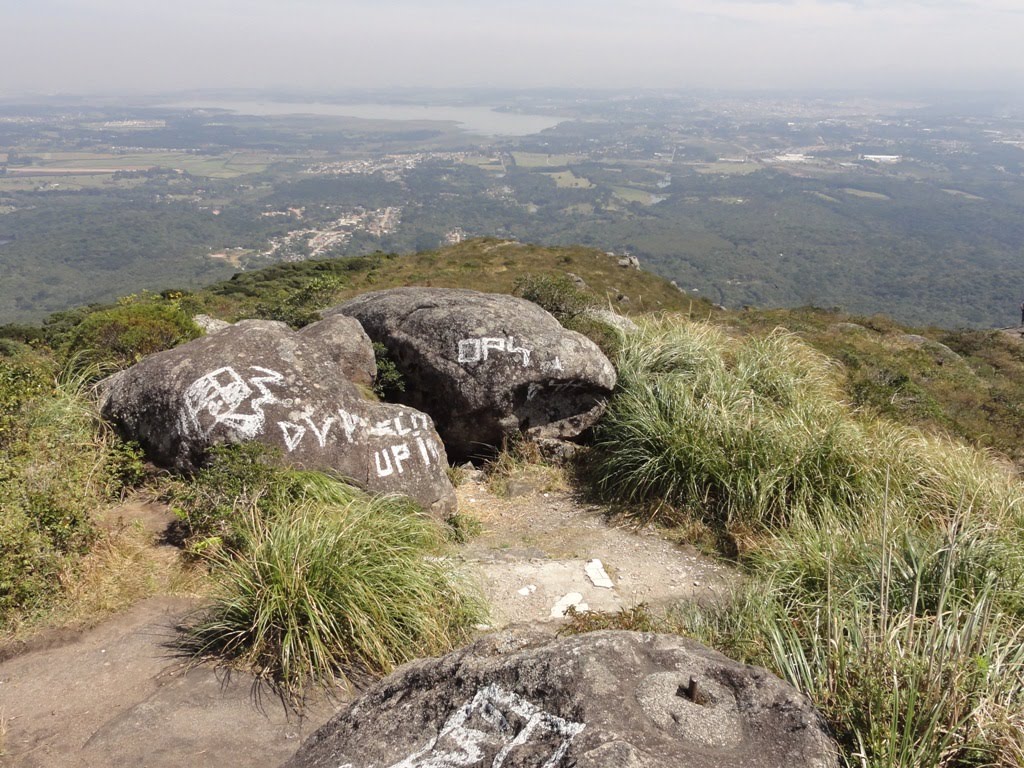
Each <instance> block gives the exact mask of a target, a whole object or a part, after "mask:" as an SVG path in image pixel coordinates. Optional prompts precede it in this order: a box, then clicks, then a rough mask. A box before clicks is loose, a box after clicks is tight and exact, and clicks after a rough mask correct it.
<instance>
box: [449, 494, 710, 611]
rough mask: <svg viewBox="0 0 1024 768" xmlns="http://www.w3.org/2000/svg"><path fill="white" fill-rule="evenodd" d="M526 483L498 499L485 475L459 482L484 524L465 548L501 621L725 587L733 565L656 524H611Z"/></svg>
mask: <svg viewBox="0 0 1024 768" xmlns="http://www.w3.org/2000/svg"><path fill="white" fill-rule="evenodd" d="M512 485H513V487H516V486H517V485H519V484H516V483H513V484H512ZM525 485H526V487H523V488H521V490H520V492H519V493H518V494H517V495H514V496H511V497H510V498H498V497H496V496H495V495H494V494H493V493H491V492H490V491H489V490H488V488H487V486H486V485H485V484H484V483H483V482H482V481H481V480H479V479H478V480H471V481H468V482H465V483H463V484H462V485H461V486H460V487H459V489H458V494H459V508H460V510H462V511H464V512H465V513H467V514H469V515H471V516H473V517H475V518H476V519H478V520H479V521H480V522H481V524H482V525H483V528H484V532H483V534H482V535H480V536H478V537H476V538H474V539H471V540H470V542H469V543H468V544H467V545H466V546H464V547H463V551H462V554H463V557H465V558H466V560H467V563H468V564H469V566H470V567H471V568H472V569H473V570H474V571H475V572H476V573H477V574H478V576H479V578H480V582H481V585H482V587H483V589H484V591H485V593H486V595H487V599H488V601H489V602H490V604H491V607H492V615H493V622H494V625H495V626H503V625H506V624H510V623H517V622H548V621H554V620H557V619H556V618H555V615H554V614H557V613H560V612H561V610H558V611H556V610H555V606H556V604H558V603H559V601H563V603H562V607H564V606H566V605H568V604H570V603H574V604H576V605H577V607H578V609H582V610H585V609H587V608H589V609H590V610H600V611H618V610H620V609H622V608H629V607H632V606H634V605H636V604H638V603H647V604H649V605H652V606H659V605H667V604H670V603H675V602H678V601H680V600H715V599H717V598H718V597H720V596H721V595H722V594H723V593H724V591H725V589H726V587H727V584H728V582H729V580H730V572H729V571H728V569H727V568H726V567H725V566H722V565H720V564H718V563H715V562H714V561H712V560H710V559H708V558H706V557H704V556H702V555H700V554H698V553H697V551H696V550H694V549H693V548H692V547H687V548H681V547H678V546H676V545H675V544H673V543H671V542H669V541H667V540H666V539H665V538H663V537H662V536H661V535H659V534H658V533H657V532H655V531H653V530H641V531H636V530H633V529H632V528H628V527H615V526H611V525H609V524H608V522H607V521H606V520H605V517H604V514H603V510H602V509H601V508H600V507H597V506H594V505H589V504H586V503H582V502H580V501H579V499H577V498H575V496H574V495H573V494H572V493H570V492H568V491H557V490H551V491H544V490H535V489H531V488H529V484H528V483H527V484H525ZM593 560H599V561H600V566H601V568H602V569H603V570H604V572H605V574H606V575H607V576H608V577H609V580H610V583H611V586H604V587H602V586H598V585H597V584H595V582H594V580H593V579H592V578H591V577H590V576H588V575H587V572H586V569H587V565H588V563H591V561H593ZM591 567H592V568H593V566H591ZM594 570H595V572H596V573H597V575H598V578H600V571H598V570H597V569H596V568H594ZM605 583H606V584H607V583H608V582H605Z"/></svg>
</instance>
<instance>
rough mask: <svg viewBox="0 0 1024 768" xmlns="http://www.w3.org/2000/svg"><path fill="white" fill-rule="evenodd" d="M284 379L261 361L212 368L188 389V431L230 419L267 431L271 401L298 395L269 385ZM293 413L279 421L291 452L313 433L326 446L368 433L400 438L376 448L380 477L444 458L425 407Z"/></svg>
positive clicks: (184, 417)
mask: <svg viewBox="0 0 1024 768" xmlns="http://www.w3.org/2000/svg"><path fill="white" fill-rule="evenodd" d="M284 382H285V377H284V376H283V375H282V374H281V373H278V372H277V371H274V370H272V369H270V368H264V367H262V366H258V365H251V366H249V368H248V369H247V375H246V376H242V375H241V374H240V373H238V371H236V370H235V369H234V368H232V367H231V366H227V365H226V366H224V367H222V368H218V369H217V370H215V371H211V372H210V373H207V374H206V375H205V376H201V377H199V378H198V379H196V380H195V381H194V382H192V384H190V385H189V387H188V389H186V390H185V395H184V404H183V406H182V410H181V416H180V418H181V421H182V425H183V431H185V432H187V433H192V434H195V433H198V434H200V435H202V436H203V437H209V436H210V433H211V432H212V431H213V429H214V428H215V427H217V426H218V425H224V426H225V427H226V428H227V429H229V430H230V431H231V432H232V433H233V435H234V436H235V437H237V438H240V439H243V440H253V439H255V438H257V437H259V436H260V435H262V434H263V432H264V428H265V426H266V421H267V414H266V412H265V410H264V409H265V407H266V406H268V405H275V404H276V405H282V406H286V407H290V406H291V405H292V402H293V401H292V400H290V399H285V400H282V399H280V398H278V397H277V395H275V394H274V393H273V392H271V391H270V389H269V388H270V387H271V386H281V385H283V384H284ZM290 419H291V420H279V421H277V422H276V423H277V427H278V429H280V430H281V438H282V440H283V441H284V445H285V448H286V449H287V450H288V452H289V453H291V452H293V451H295V450H296V449H298V448H299V446H301V445H302V444H303V442H304V441H308V440H309V439H312V440H315V441H316V444H317V445H318V446H319V447H320V448H321V449H323V448H326V447H327V445H328V442H329V441H330V439H331V438H332V436H333V437H334V439H336V440H338V441H344V442H345V443H347V444H350V445H352V444H356V443H360V442H363V441H365V440H366V439H368V438H377V439H380V438H389V437H393V438H396V440H395V441H393V442H391V444H389V445H385V446H384V447H382V448H380V449H378V450H376V451H375V452H374V457H373V467H374V469H375V471H376V473H377V476H378V477H388V476H389V475H394V474H399V475H401V474H403V473H404V472H405V471H406V469H407V467H408V465H409V463H410V462H416V463H422V464H423V465H424V466H426V467H429V466H431V465H432V464H434V463H436V462H437V461H438V460H439V459H440V452H439V450H438V446H437V442H436V440H435V439H434V437H433V435H432V434H431V433H430V419H429V418H428V417H427V416H426V415H425V414H422V413H415V412H409V413H403V414H400V415H398V416H396V417H394V418H391V419H385V420H383V421H377V422H374V423H371V422H369V421H368V420H367V419H365V418H363V417H362V416H360V415H359V414H356V413H351V412H349V411H347V410H345V409H344V408H336V409H333V410H329V409H314V408H307V409H305V410H303V411H301V412H300V413H299V415H298V416H295V415H292V416H291V417H290Z"/></svg>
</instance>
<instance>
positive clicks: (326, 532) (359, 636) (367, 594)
mask: <svg viewBox="0 0 1024 768" xmlns="http://www.w3.org/2000/svg"><path fill="white" fill-rule="evenodd" d="M277 471H278V472H279V473H280V474H281V475H282V476H287V477H288V479H287V481H286V482H284V483H271V484H269V485H267V486H265V487H263V488H262V489H257V491H256V493H255V494H254V495H253V496H252V497H250V502H251V503H250V504H249V505H248V506H247V507H246V508H244V509H239V510H236V512H238V513H239V514H236V515H235V516H234V519H233V521H232V537H231V539H230V544H229V545H226V546H216V547H209V548H207V549H206V550H205V556H206V557H208V558H209V560H210V562H211V564H212V566H213V576H214V580H215V582H216V586H215V589H214V597H213V602H212V605H211V606H210V607H209V609H208V610H207V611H206V612H205V615H204V616H203V617H202V618H201V620H199V621H197V622H196V623H195V625H194V626H192V627H191V628H190V629H189V631H188V637H187V641H186V642H187V645H188V646H189V647H190V649H191V650H192V652H193V653H194V654H195V655H196V656H198V657H204V656H216V657H219V658H224V657H226V658H229V659H233V660H235V661H236V662H238V663H240V664H242V665H244V666H247V667H250V668H252V669H254V670H255V671H256V672H257V674H259V675H261V676H263V677H265V678H267V679H269V680H272V681H274V682H276V683H277V684H279V685H280V686H281V688H282V690H284V691H285V692H287V693H289V694H292V695H296V696H297V695H299V694H300V693H301V692H302V691H303V690H304V689H306V688H308V687H309V686H311V685H335V684H343V683H344V682H345V681H346V680H347V677H348V676H350V675H351V674H352V673H353V672H356V673H360V672H371V673H385V672H388V671H390V670H391V669H392V668H393V667H394V666H395V665H397V664H400V663H402V662H405V661H408V660H411V659H413V658H416V657H418V656H422V655H428V654H436V653H439V652H443V651H447V650H450V649H451V648H452V647H453V646H454V645H455V644H456V643H458V642H459V641H460V640H462V639H464V638H465V637H466V636H467V633H468V631H469V630H470V629H471V627H472V626H473V625H474V624H476V623H478V622H480V621H481V620H482V618H483V616H484V611H483V607H482V606H483V604H482V602H481V601H480V600H479V598H478V597H477V596H476V595H475V593H474V591H473V589H472V588H471V587H470V585H469V584H468V583H467V582H465V581H464V580H463V578H462V577H461V576H460V575H459V574H458V573H457V572H456V571H455V570H454V568H453V566H452V565H451V563H450V561H448V560H447V559H445V558H444V557H442V556H440V555H441V554H442V552H443V549H444V545H445V532H444V529H443V527H442V526H440V525H439V524H438V523H436V522H435V521H433V520H432V519H430V518H429V517H427V516H425V515H423V514H422V513H421V512H420V511H419V510H418V509H417V508H416V507H415V505H414V504H413V503H412V502H410V501H409V500H407V499H405V498H403V497H392V496H385V497H371V496H368V495H366V494H364V493H362V492H360V491H358V490H356V489H354V488H351V487H350V486H347V485H344V484H342V483H340V482H337V481H335V480H333V479H330V478H327V477H325V476H323V475H319V474H316V473H307V472H298V473H296V472H289V471H287V470H277Z"/></svg>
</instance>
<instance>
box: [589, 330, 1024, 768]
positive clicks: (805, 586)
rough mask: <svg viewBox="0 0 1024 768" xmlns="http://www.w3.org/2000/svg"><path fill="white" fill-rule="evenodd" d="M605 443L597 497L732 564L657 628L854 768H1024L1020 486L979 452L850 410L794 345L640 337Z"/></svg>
mask: <svg viewBox="0 0 1024 768" xmlns="http://www.w3.org/2000/svg"><path fill="white" fill-rule="evenodd" d="M618 364H619V385H618V389H617V392H616V394H615V396H614V398H613V401H612V403H611V405H610V408H609V411H608V414H607V415H606V417H605V419H604V420H603V422H602V423H601V425H600V426H599V429H598V438H597V447H598V459H597V462H596V467H594V468H593V472H594V476H596V477H597V478H598V483H599V485H600V487H601V488H603V490H604V492H605V493H606V494H607V495H608V496H610V497H612V498H614V499H618V500H620V501H623V502H625V503H627V504H629V505H632V506H633V507H634V508H639V509H642V510H645V513H646V514H647V515H648V516H650V517H652V518H654V519H658V520H661V521H664V522H668V523H671V524H676V525H683V526H687V525H688V526H689V529H690V531H691V532H693V531H698V532H701V531H702V532H704V533H705V535H706V536H707V539H708V540H710V541H712V542H715V543H717V544H718V545H719V546H720V547H723V548H724V549H725V550H726V551H727V552H728V554H730V555H732V556H734V557H737V558H738V561H739V564H740V565H741V566H742V567H743V568H744V569H745V570H746V572H747V580H746V584H747V586H746V589H745V591H743V592H742V593H740V594H739V595H738V596H737V598H736V599H735V600H733V601H731V602H727V603H725V604H722V605H720V606H719V607H718V608H708V607H703V608H702V607H692V608H690V609H687V610H685V611H682V612H680V613H679V614H678V615H676V616H675V617H674V618H672V619H671V620H670V621H668V623H667V624H666V626H668V627H669V628H673V629H675V630H676V631H681V632H685V633H686V634H690V635H694V636H696V637H698V638H699V639H702V640H703V641H705V642H708V643H709V644H711V645H713V646H715V647H716V648H719V649H720V650H722V651H724V652H726V653H727V654H729V655H732V656H734V657H736V658H739V659H741V660H743V661H747V662H751V663H756V664H761V665H764V666H767V667H769V668H771V669H773V670H775V671H776V672H777V673H779V674H780V675H782V676H783V677H785V678H786V679H788V680H789V681H790V682H791V683H793V684H794V685H796V686H798V687H800V688H801V689H802V690H803V691H805V692H806V693H807V694H808V695H809V696H810V697H811V699H812V700H813V701H814V702H815V704H816V705H817V706H818V707H819V708H820V709H821V710H822V712H823V714H824V716H825V718H826V720H827V721H828V723H829V725H830V727H831V729H832V730H833V732H834V734H835V736H836V738H837V740H838V742H839V744H840V747H841V749H842V754H843V758H844V761H845V762H846V763H847V764H849V765H861V766H879V768H881V766H907V767H909V766H976V765H1021V764H1024V651H1022V650H1021V640H1022V639H1024V597H1022V586H1024V556H1022V554H1021V553H1022V552H1024V549H1022V546H1024V535H1022V534H1024V489H1022V488H1021V486H1020V484H1019V483H1018V481H1017V480H1016V479H1015V478H1014V477H1013V476H1012V475H1011V474H1010V473H1009V472H1008V471H1007V468H1006V467H1005V466H1004V465H1002V464H999V463H997V462H995V461H993V460H992V458H991V457H990V456H989V455H987V454H985V453H983V452H981V451H978V450H976V449H974V448H971V447H968V446H966V445H963V444H960V443H957V442H955V441H952V440H950V439H948V438H944V437H941V436H936V435H928V434H925V433H922V432H921V431H919V430H916V429H913V428H910V427H906V426H901V425H897V424H895V423H892V422H889V421H887V420H884V419H880V418H878V417H876V416H873V415H871V414H868V413H862V412H858V411H856V410H855V409H853V408H852V407H851V406H850V405H849V404H848V403H847V402H845V401H844V399H843V394H844V392H843V380H842V376H841V370H840V368H839V367H838V366H837V365H836V364H835V363H834V362H833V361H830V360H829V359H828V358H825V357H824V356H822V355H820V354H819V353H817V352H815V351H814V350H813V349H811V348H810V347H809V346H808V345H806V344H804V343H803V342H801V341H800V340H799V339H797V338H795V337H794V336H792V335H791V334H787V333H783V332H775V333H772V334H769V335H767V336H752V337H751V336H748V337H742V338H734V337H731V336H727V335H726V334H725V333H723V332H722V331H721V330H720V329H718V328H715V327H713V326H710V325H708V324H704V323H690V322H685V321H680V320H678V319H671V318H665V319H662V320H658V321H650V322H648V323H647V324H645V325H644V326H643V328H642V330H641V332H639V333H636V334H633V335H631V336H629V337H627V338H626V339H624V340H623V342H622V344H621V351H620V353H619V359H618Z"/></svg>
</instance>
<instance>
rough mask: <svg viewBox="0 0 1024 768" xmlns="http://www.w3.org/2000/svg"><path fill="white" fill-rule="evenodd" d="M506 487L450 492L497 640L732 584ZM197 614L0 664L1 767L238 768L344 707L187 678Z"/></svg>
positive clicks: (133, 612)
mask: <svg viewBox="0 0 1024 768" xmlns="http://www.w3.org/2000/svg"><path fill="white" fill-rule="evenodd" d="M492 485H493V483H492ZM503 486H504V489H503V493H502V495H501V496H498V495H496V494H495V493H494V492H493V491H492V490H491V489H490V488H489V486H488V484H487V483H486V482H485V481H484V478H483V477H482V476H481V475H480V474H478V473H470V477H469V479H467V480H466V481H465V482H463V483H462V484H461V486H460V487H459V489H458V493H459V503H460V508H461V509H462V510H463V512H464V513H465V514H466V515H467V516H469V517H470V518H472V519H475V520H477V521H479V523H480V527H481V528H482V531H481V532H480V533H479V535H477V536H475V537H473V538H471V539H470V540H469V541H468V542H467V543H466V544H464V545H463V546H462V547H461V549H460V556H461V557H462V558H463V559H464V560H465V565H466V567H467V568H468V569H469V570H471V571H472V572H474V573H476V574H477V575H478V577H479V581H480V583H481V586H482V588H483V590H484V592H485V594H486V596H487V599H488V601H489V602H490V604H491V605H492V607H493V615H492V619H491V626H493V627H494V628H498V627H503V626H507V625H509V624H514V623H524V622H527V623H544V624H550V623H552V622H556V623H557V622H558V621H560V620H561V619H559V618H557V617H556V614H558V613H561V612H563V611H564V610H565V608H566V607H567V606H568V605H570V604H575V605H576V606H577V608H578V609H580V610H582V609H584V608H585V607H589V608H590V609H592V610H606V611H614V610H618V609H620V608H623V607H628V606H631V605H634V604H636V603H639V602H645V603H648V604H650V605H658V604H665V603H669V602H672V601H675V600H679V599H702V600H705V599H706V600H713V599H715V598H716V596H718V595H720V594H722V592H723V590H724V588H725V586H726V584H727V582H728V580H729V579H730V578H731V576H730V573H729V571H728V570H727V569H726V568H725V567H724V566H722V565H720V564H717V563H714V562H713V561H710V560H708V559H707V558H704V557H702V556H701V555H699V554H698V553H697V552H696V551H694V550H692V549H687V548H680V547H678V546H676V545H674V544H672V543H671V542H669V541H667V540H666V539H664V538H663V537H661V536H659V535H658V534H657V533H654V532H651V531H640V532H637V531H634V530H632V529H630V528H628V527H622V526H616V525H612V524H609V522H608V521H606V519H605V517H604V514H603V511H602V509H601V508H599V507H597V506H594V505H591V504H587V503H584V502H581V501H580V500H579V499H577V498H576V497H574V495H573V494H572V493H571V492H570V491H568V490H565V489H564V487H562V485H561V484H560V483H559V482H557V481H554V480H552V478H551V477H549V476H544V477H539V478H538V477H537V476H516V475H512V476H510V477H509V478H508V479H507V480H506V481H505V482H503ZM126 509H127V514H128V516H132V515H139V516H142V517H144V518H145V522H146V524H147V525H148V526H153V525H154V524H156V523H157V522H158V521H159V519H160V517H159V515H154V513H153V510H152V509H151V508H150V507H147V506H145V505H142V506H139V505H136V506H134V507H128V508H126ZM121 516H122V517H123V516H124V513H122V515H121ZM594 561H600V564H599V566H598V565H597V564H595V563H594ZM588 564H589V569H588ZM588 570H589V575H588ZM603 576H606V577H607V579H608V581H605V580H604V578H603ZM595 582H596V583H595ZM609 584H610V586H609ZM602 585H603V586H602ZM195 607H196V603H195V601H194V600H188V599H182V598H171V597H155V598H151V599H148V600H145V601H143V602H141V603H139V604H137V605H135V606H134V607H132V608H131V609H130V610H128V611H126V612H123V613H121V614H118V615H116V616H114V617H112V618H109V619H107V620H105V621H103V622H102V623H101V624H99V625H98V626H95V627H92V628H90V629H87V630H83V631H79V632H62V633H59V634H56V635H53V634H51V635H46V636H45V637H44V638H42V639H39V640H37V641H35V642H34V643H29V644H28V645H27V646H26V647H24V648H22V649H20V652H18V653H16V654H15V655H13V656H12V657H10V658H7V659H6V660H5V661H3V662H2V663H0V765H2V766H10V767H11V768H14V767H15V766H18V767H25V768H28V767H32V768H36V767H38V768H42V767H43V766H53V765H61V766H62V767H63V768H78V767H79V766H81V768H85V767H86V766H89V767H90V768H91V767H92V766H110V767H112V768H116V767H117V766H133V767H136V766H138V767H143V766H144V767H145V768H165V767H166V768H170V767H171V766H174V767H175V768H178V767H179V766H181V765H189V764H191V765H217V766H218V767H219V768H231V767H232V766H239V767H240V768H241V767H242V766H246V767H249V766H277V765H279V764H280V763H282V762H283V761H284V760H285V759H287V758H288V757H289V756H290V755H291V754H293V753H294V752H295V750H296V749H297V748H298V746H299V743H300V742H301V741H302V739H303V738H305V736H307V735H308V734H309V733H311V732H312V731H313V730H315V729H316V728H317V727H318V726H319V725H321V724H322V723H323V722H325V721H326V720H327V719H328V718H329V717H330V716H331V715H332V714H333V713H334V712H335V711H336V709H337V706H338V705H339V703H340V701H331V700H327V699H326V698H319V699H316V700H313V701H311V702H309V704H308V706H307V709H306V712H305V717H304V718H298V717H297V716H296V715H295V714H294V713H289V712H288V711H287V710H286V709H285V708H283V707H282V705H281V703H280V702H279V701H278V700H277V699H276V698H275V697H274V695H273V694H272V693H271V692H270V691H268V690H266V689H265V688H261V687H260V686H258V685H256V684H255V683H254V680H253V679H252V678H251V677H250V676H248V675H246V674H241V673H237V672H236V673H233V674H231V675H228V674H225V673H224V672H223V671H222V670H216V669H214V668H212V667H208V666H200V667H196V668H191V669H189V668H187V665H186V664H185V662H184V660H183V659H181V658H180V657H178V656H177V655H176V653H175V650H174V647H173V645H172V644H171V640H172V639H173V637H174V627H175V625H176V624H177V623H178V622H180V620H181V619H182V618H183V617H184V616H185V615H187V614H188V612H189V611H191V610H194V609H195ZM0 658H2V656H0Z"/></svg>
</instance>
